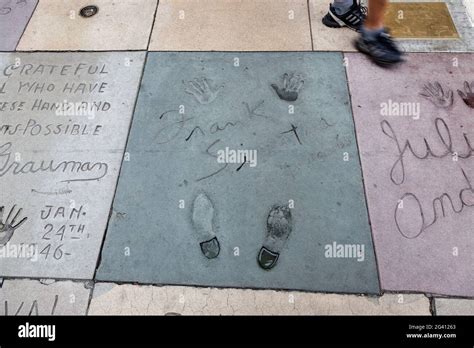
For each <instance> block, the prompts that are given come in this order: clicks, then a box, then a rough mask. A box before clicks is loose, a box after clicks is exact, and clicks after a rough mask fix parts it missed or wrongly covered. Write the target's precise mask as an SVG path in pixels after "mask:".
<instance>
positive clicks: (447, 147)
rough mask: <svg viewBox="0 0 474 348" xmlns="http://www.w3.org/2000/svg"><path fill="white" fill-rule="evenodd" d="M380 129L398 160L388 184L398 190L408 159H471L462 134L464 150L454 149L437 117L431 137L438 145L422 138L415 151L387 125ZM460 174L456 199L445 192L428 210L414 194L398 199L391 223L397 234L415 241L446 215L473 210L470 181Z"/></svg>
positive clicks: (472, 152)
mask: <svg viewBox="0 0 474 348" xmlns="http://www.w3.org/2000/svg"><path fill="white" fill-rule="evenodd" d="M380 125H381V130H382V133H383V134H384V135H386V136H387V137H388V138H390V139H391V140H392V142H393V144H394V145H395V149H396V153H397V159H396V160H395V162H394V163H393V165H392V168H391V169H390V180H391V181H392V183H393V184H395V185H397V186H400V185H402V184H403V183H404V182H405V180H406V177H407V175H406V172H407V169H406V165H405V160H406V157H407V156H408V155H411V156H412V157H413V158H415V159H417V160H421V161H423V160H441V159H445V158H447V159H449V160H452V158H453V156H455V158H456V160H457V159H459V160H467V159H470V158H472V157H473V156H474V148H473V146H472V142H471V139H470V137H469V135H468V134H467V133H465V132H462V139H463V141H462V142H463V143H464V144H463V147H462V148H459V149H455V147H454V142H453V135H452V133H451V129H450V127H449V126H448V125H447V123H446V121H445V120H443V119H442V118H439V117H438V118H435V120H434V129H435V133H434V134H435V138H436V140H437V141H429V140H428V139H427V138H426V137H423V138H422V141H421V145H419V146H417V147H416V146H415V145H414V143H413V142H412V141H410V140H405V142H403V141H401V140H400V137H399V135H398V134H397V132H396V131H395V130H394V128H393V126H392V125H391V124H390V122H389V121H387V120H383V121H382V122H381V124H380ZM460 171H461V174H462V177H463V180H464V186H462V187H461V188H460V189H459V191H458V193H457V197H455V196H453V195H452V194H449V193H447V192H444V193H442V194H441V195H439V196H436V197H435V198H434V199H433V200H432V201H431V203H430V206H429V209H426V207H423V206H422V203H421V201H420V199H419V198H418V196H417V195H416V194H415V193H412V192H407V193H405V194H404V195H403V196H402V197H400V200H399V202H398V203H397V204H396V206H395V210H394V220H395V225H396V227H397V230H398V232H399V233H400V234H401V235H402V236H403V237H405V238H408V239H414V238H418V237H419V236H420V235H421V234H422V233H423V232H424V231H426V230H427V229H428V228H430V227H431V226H433V225H435V224H436V223H437V222H438V221H439V219H440V218H441V217H446V216H447V214H448V213H449V212H451V213H455V214H461V213H462V212H463V211H464V210H465V209H466V208H469V207H473V206H474V199H473V198H474V188H473V184H472V180H471V178H469V177H468V175H467V173H466V172H465V170H464V169H462V168H461V169H460ZM400 202H402V203H400Z"/></svg>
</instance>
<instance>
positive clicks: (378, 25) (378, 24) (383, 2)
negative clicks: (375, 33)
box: [364, 0, 388, 30]
mask: <svg viewBox="0 0 474 348" xmlns="http://www.w3.org/2000/svg"><path fill="white" fill-rule="evenodd" d="M387 6H388V0H369V14H368V15H367V18H366V19H365V22H364V28H365V29H367V30H379V29H382V28H383V20H384V17H385V12H386V11H387Z"/></svg>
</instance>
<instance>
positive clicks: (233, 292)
mask: <svg viewBox="0 0 474 348" xmlns="http://www.w3.org/2000/svg"><path fill="white" fill-rule="evenodd" d="M176 313H177V314H182V315H353V314H357V315H430V311H429V301H428V298H427V297H425V296H423V295H415V294H386V295H384V296H381V297H368V296H357V295H335V294H318V293H304V292H297V291H294V292H293V291H291V292H290V291H273V290H240V289H216V288H194V287H182V286H163V287H157V286H140V285H131V284H130V285H129V284H126V285H117V284H113V283H97V284H96V286H95V288H94V293H93V298H92V301H91V305H90V308H89V315H165V314H168V315H169V314H176Z"/></svg>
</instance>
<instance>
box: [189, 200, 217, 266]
mask: <svg viewBox="0 0 474 348" xmlns="http://www.w3.org/2000/svg"><path fill="white" fill-rule="evenodd" d="M213 220H214V206H213V205H212V202H211V200H210V199H209V197H207V196H206V195H205V194H204V193H201V194H199V195H198V196H197V197H196V199H194V204H193V218H192V221H193V226H194V230H195V231H196V233H197V234H198V235H199V239H200V241H201V242H200V243H199V245H200V246H201V252H202V253H203V255H204V256H205V257H207V258H208V259H213V258H216V257H217V255H219V251H220V245H219V241H218V240H217V237H216V234H215V232H214V225H213Z"/></svg>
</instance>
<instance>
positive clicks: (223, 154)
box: [217, 147, 257, 167]
mask: <svg viewBox="0 0 474 348" xmlns="http://www.w3.org/2000/svg"><path fill="white" fill-rule="evenodd" d="M217 162H218V163H248V164H249V166H250V167H255V166H256V165H257V150H232V149H229V147H226V148H225V149H224V150H218V151H217Z"/></svg>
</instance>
